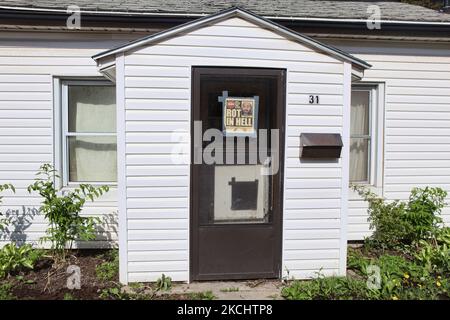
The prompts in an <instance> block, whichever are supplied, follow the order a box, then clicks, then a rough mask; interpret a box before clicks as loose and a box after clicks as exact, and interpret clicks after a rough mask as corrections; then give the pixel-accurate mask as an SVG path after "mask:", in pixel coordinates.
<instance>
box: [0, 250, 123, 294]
mask: <svg viewBox="0 0 450 320" xmlns="http://www.w3.org/2000/svg"><path fill="white" fill-rule="evenodd" d="M106 253H107V251H104V250H103V251H98V250H83V251H75V252H71V254H70V256H69V257H68V258H67V261H66V262H62V263H55V262H54V261H53V259H51V258H49V257H47V258H46V257H44V258H42V259H41V260H39V261H38V262H37V264H36V266H35V268H34V269H33V270H31V271H22V272H19V273H17V274H15V275H11V276H9V278H8V279H6V281H7V282H9V283H10V284H12V285H13V288H12V294H13V295H14V296H16V297H17V298H18V299H20V300H22V299H27V300H28V299H31V300H58V299H64V296H65V295H66V294H70V295H71V296H72V297H73V298H74V299H83V300H84V299H87V300H93V299H95V300H96V299H99V295H100V293H101V291H102V290H103V289H105V288H108V287H111V286H112V285H114V283H117V282H118V280H119V279H118V277H117V276H116V279H114V280H113V281H106V282H103V281H101V280H99V279H98V278H97V277H96V272H95V269H96V266H98V265H99V264H101V263H103V262H105V261H107V260H108V255H107V254H106ZM69 265H75V266H78V267H79V268H80V272H81V279H80V284H81V289H80V290H76V289H74V290H70V289H68V288H67V278H68V277H70V275H71V274H70V273H69V274H68V273H67V267H68V266H69Z"/></svg>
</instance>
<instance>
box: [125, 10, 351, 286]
mask: <svg viewBox="0 0 450 320" xmlns="http://www.w3.org/2000/svg"><path fill="white" fill-rule="evenodd" d="M343 65H344V64H343V63H342V62H340V61H337V60H335V59H334V58H331V57H329V56H327V55H324V54H321V53H317V52H314V51H313V50H311V49H309V48H307V47H305V46H302V45H300V44H298V43H294V42H291V41H288V40H286V39H284V38H282V37H281V36H279V35H276V34H274V33H273V32H270V31H268V30H264V29H261V28H259V27H257V26H256V25H253V24H251V23H249V22H246V21H244V20H241V19H238V18H234V19H230V20H227V21H223V22H220V23H217V24H216V25H213V26H210V27H205V28H202V29H199V30H197V31H193V32H191V33H189V34H186V35H182V36H180V37H176V38H173V39H170V40H167V41H164V42H161V43H158V44H156V45H154V46H149V47H143V48H141V49H139V50H135V51H134V52H130V53H126V54H125V114H126V116H125V117H126V129H125V130H126V181H127V188H126V204H127V207H128V210H127V221H128V232H127V237H128V281H130V282H133V281H153V280H156V279H157V278H158V277H160V276H161V273H165V274H166V275H169V276H171V277H172V279H173V280H182V281H186V280H188V279H189V187H190V182H189V181H190V168H189V165H173V164H171V163H172V160H171V154H170V152H171V150H172V148H173V147H174V146H175V145H176V140H174V139H173V137H172V131H173V130H178V131H179V132H180V133H181V134H182V135H184V139H183V141H185V143H184V144H183V145H182V146H183V147H184V148H185V152H186V153H187V154H190V138H191V137H190V114H191V110H190V104H191V101H190V97H191V66H233V67H236V66H239V67H264V68H286V69H287V96H286V100H287V103H286V113H287V114H286V117H287V118H286V124H287V126H286V159H285V173H284V175H285V181H284V198H285V199H284V211H283V219H284V220H283V266H282V271H283V275H287V273H286V272H287V271H289V275H290V276H294V277H296V278H305V277H311V276H315V272H317V271H318V270H319V269H322V272H323V273H324V274H328V275H329V274H337V273H339V262H340V259H342V254H343V252H341V250H340V248H341V239H342V237H343V236H344V235H343V234H342V233H341V232H340V230H341V229H340V228H341V226H340V223H341V220H340V219H341V216H342V215H341V200H340V199H341V196H342V181H341V175H342V168H341V162H340V161H339V162H336V163H334V162H333V163H331V164H330V163H329V162H324V163H321V162H311V163H308V162H305V163H300V161H299V158H298V155H299V136H300V133H301V132H321V133H322V132H329V133H342V125H343V109H342V104H343V100H344V99H343V82H344V67H343ZM311 93H314V94H318V95H320V99H321V100H320V104H319V105H310V104H309V102H308V97H309V94H311ZM324 190H326V192H324ZM280 200H281V199H280ZM344 256H345V254H344Z"/></svg>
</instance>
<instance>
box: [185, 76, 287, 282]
mask: <svg viewBox="0 0 450 320" xmlns="http://www.w3.org/2000/svg"><path fill="white" fill-rule="evenodd" d="M192 87H193V90H194V91H193V120H194V121H201V123H202V134H205V132H207V130H209V129H214V130H216V132H221V133H222V136H221V138H220V139H221V142H222V145H221V147H220V150H219V149H215V151H214V152H213V153H212V154H213V155H214V156H215V157H216V160H218V159H220V160H219V161H218V162H216V163H213V164H206V163H205V162H202V163H201V164H199V163H197V164H193V166H192V187H191V188H192V189H191V194H192V204H191V246H192V250H191V263H192V268H191V277H192V278H193V280H214V279H246V278H248V279H251V278H260V277H262V278H276V277H278V276H279V274H280V265H281V199H282V198H281V197H280V192H281V188H280V187H281V176H282V174H281V173H280V172H278V173H276V174H274V175H267V170H264V169H267V164H270V159H271V158H270V157H271V154H270V143H271V142H270V130H271V129H279V128H280V127H281V126H282V123H284V121H283V119H284V113H281V112H280V110H284V106H283V101H284V96H283V95H284V89H283V88H284V71H281V70H270V69H233V68H194V70H193V86H192ZM259 130H266V132H267V141H266V142H267V143H266V144H265V145H263V146H262V145H260V144H259V143H258V139H260V138H261V136H260V131H259ZM263 136H264V135H263ZM282 136H283V135H281V134H280V137H281V138H280V139H282ZM263 138H264V139H265V138H266V136H264V137H263ZM212 141H213V140H211V141H203V144H202V150H203V151H205V150H210V149H208V148H209V144H210V143H211V142H212ZM254 142H256V144H255V143H254ZM280 142H281V141H280ZM280 142H279V145H281V146H283V145H284V144H283V143H282V142H281V143H280ZM252 143H253V144H252ZM192 145H194V143H193V144H192ZM197 145H198V144H197ZM260 148H261V149H260ZM262 148H263V149H262ZM260 155H265V156H266V157H265V158H264V157H262V158H261V157H260ZM268 159H269V160H268ZM208 163H210V162H208ZM280 163H282V161H280ZM279 171H281V170H279ZM275 199H277V200H275Z"/></svg>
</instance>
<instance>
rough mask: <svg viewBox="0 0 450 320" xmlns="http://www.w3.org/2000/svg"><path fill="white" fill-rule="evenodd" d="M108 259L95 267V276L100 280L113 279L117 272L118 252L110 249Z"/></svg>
mask: <svg viewBox="0 0 450 320" xmlns="http://www.w3.org/2000/svg"><path fill="white" fill-rule="evenodd" d="M108 259H109V261H105V262H103V263H102V264H100V265H98V266H97V267H96V268H95V273H96V275H97V278H99V279H100V280H102V281H113V280H114V279H115V278H116V277H117V275H118V274H119V252H118V250H112V251H111V253H110V256H109V257H108Z"/></svg>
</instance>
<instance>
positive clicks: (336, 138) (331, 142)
mask: <svg viewBox="0 0 450 320" xmlns="http://www.w3.org/2000/svg"><path fill="white" fill-rule="evenodd" d="M300 146H301V147H342V139H341V135H340V134H339V133H302V134H301V135H300Z"/></svg>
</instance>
